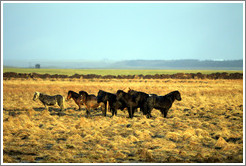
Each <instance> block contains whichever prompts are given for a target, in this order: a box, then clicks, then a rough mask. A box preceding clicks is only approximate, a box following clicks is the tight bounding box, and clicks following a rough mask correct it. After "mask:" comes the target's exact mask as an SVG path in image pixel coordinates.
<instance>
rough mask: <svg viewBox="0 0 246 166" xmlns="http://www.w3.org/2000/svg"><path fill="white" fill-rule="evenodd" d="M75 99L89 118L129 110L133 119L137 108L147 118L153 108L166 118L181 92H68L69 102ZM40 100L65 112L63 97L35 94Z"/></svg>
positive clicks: (179, 97)
mask: <svg viewBox="0 0 246 166" xmlns="http://www.w3.org/2000/svg"><path fill="white" fill-rule="evenodd" d="M71 98H72V99H73V100H74V102H75V103H76V104H77V105H78V106H79V110H81V107H82V105H84V106H85V107H86V114H87V117H89V116H90V111H91V110H94V109H97V108H101V110H102V113H103V115H104V116H106V114H107V110H109V111H110V112H112V116H114V115H117V110H118V109H120V110H123V109H125V108H126V109H127V110H128V113H129V118H133V116H134V112H136V109H137V108H140V111H141V112H142V113H143V114H144V115H146V116H147V118H150V117H152V116H151V111H152V109H153V108H155V109H158V110H160V111H161V113H162V115H163V116H164V117H166V116H167V112H168V110H169V109H170V108H171V106H172V104H173V102H174V101H175V100H178V101H180V100H181V94H180V92H179V91H172V92H170V93H168V94H166V95H164V96H158V95H156V94H147V93H145V92H140V91H135V90H132V89H129V90H128V92H124V91H123V90H118V91H117V92H116V93H115V94H113V93H109V92H106V91H103V90H99V91H98V94H97V96H95V95H93V94H88V93H87V92H85V91H79V93H76V92H74V91H71V90H70V91H68V94H67V101H68V100H69V99H71ZM37 99H39V100H40V101H41V102H42V103H43V104H44V106H45V107H46V108H48V106H53V105H56V104H57V105H58V106H60V108H61V111H63V110H64V107H65V106H64V102H65V98H64V97H63V96H62V95H55V96H49V95H46V94H44V93H40V92H35V93H34V97H33V100H34V101H35V100H37Z"/></svg>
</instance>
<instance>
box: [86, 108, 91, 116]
mask: <svg viewBox="0 0 246 166" xmlns="http://www.w3.org/2000/svg"><path fill="white" fill-rule="evenodd" d="M89 114H90V111H89V110H88V108H86V117H87V118H88V117H89Z"/></svg>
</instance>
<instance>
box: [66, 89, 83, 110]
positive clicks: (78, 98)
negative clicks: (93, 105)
mask: <svg viewBox="0 0 246 166" xmlns="http://www.w3.org/2000/svg"><path fill="white" fill-rule="evenodd" d="M71 98H72V99H73V100H74V102H75V103H76V104H77V105H78V106H79V110H81V106H82V105H83V101H82V100H81V99H82V97H81V95H80V94H78V93H76V92H74V91H71V90H70V91H68V93H67V101H68V100H69V99H71Z"/></svg>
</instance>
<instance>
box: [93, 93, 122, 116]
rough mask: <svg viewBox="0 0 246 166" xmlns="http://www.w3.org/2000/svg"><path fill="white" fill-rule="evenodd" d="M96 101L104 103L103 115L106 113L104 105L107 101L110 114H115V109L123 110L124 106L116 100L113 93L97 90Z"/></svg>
mask: <svg viewBox="0 0 246 166" xmlns="http://www.w3.org/2000/svg"><path fill="white" fill-rule="evenodd" d="M97 102H98V103H100V102H103V103H104V105H105V112H104V116H106V115H107V111H106V110H107V109H106V105H107V102H108V105H109V108H110V111H111V112H112V116H114V115H117V109H121V110H123V109H124V108H125V106H124V105H123V104H122V103H121V102H119V101H117V100H116V95H115V94H113V93H109V92H105V91H103V90H99V91H98V94H97Z"/></svg>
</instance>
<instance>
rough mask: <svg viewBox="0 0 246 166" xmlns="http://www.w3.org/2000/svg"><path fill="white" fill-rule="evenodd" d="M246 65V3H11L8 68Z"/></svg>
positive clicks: (7, 8)
mask: <svg viewBox="0 0 246 166" xmlns="http://www.w3.org/2000/svg"><path fill="white" fill-rule="evenodd" d="M37 59H38V60H50V61H78V60H94V61H96V60H112V61H119V60H139V59H141V60H176V59H199V60H211V59H212V60H221V59H225V60H235V59H243V4H242V3H4V5H3V62H4V63H5V62H10V61H18V60H19V61H32V60H37Z"/></svg>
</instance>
